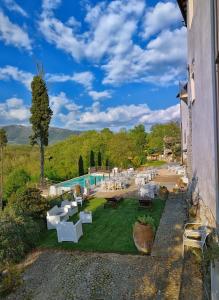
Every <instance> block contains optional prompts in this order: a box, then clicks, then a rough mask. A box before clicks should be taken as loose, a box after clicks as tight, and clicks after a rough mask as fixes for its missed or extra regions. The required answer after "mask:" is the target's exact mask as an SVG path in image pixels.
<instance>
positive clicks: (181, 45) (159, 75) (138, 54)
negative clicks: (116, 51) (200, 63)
mask: <svg viewBox="0 0 219 300" xmlns="http://www.w3.org/2000/svg"><path fill="white" fill-rule="evenodd" d="M102 68H103V69H104V70H105V72H106V76H105V78H104V80H103V83H105V84H114V85H115V84H120V83H122V82H132V81H135V82H151V83H154V84H156V85H159V84H161V85H164V84H165V85H169V84H175V83H176V82H178V81H179V80H180V78H182V76H183V75H184V74H185V69H186V29H185V28H184V27H182V28H180V29H175V30H173V31H170V30H165V31H162V32H161V33H160V34H159V35H158V36H157V37H156V38H155V39H153V40H151V41H150V42H149V43H148V45H147V47H146V49H142V48H141V47H139V46H137V45H133V47H132V50H131V51H130V52H129V53H127V54H126V55H123V56H121V55H115V56H114V57H113V58H111V59H110V60H109V61H108V62H107V63H106V64H105V65H103V66H102Z"/></svg>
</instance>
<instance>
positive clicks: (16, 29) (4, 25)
mask: <svg viewBox="0 0 219 300" xmlns="http://www.w3.org/2000/svg"><path fill="white" fill-rule="evenodd" d="M0 40H2V41H3V42H4V43H5V44H6V45H12V46H14V47H18V48H24V49H26V50H31V48H32V46H31V40H30V38H29V36H28V34H27V32H26V31H24V29H23V28H21V27H20V26H18V25H16V24H14V23H12V22H11V21H10V20H9V18H8V17H7V16H5V15H4V14H3V12H2V11H1V10H0Z"/></svg>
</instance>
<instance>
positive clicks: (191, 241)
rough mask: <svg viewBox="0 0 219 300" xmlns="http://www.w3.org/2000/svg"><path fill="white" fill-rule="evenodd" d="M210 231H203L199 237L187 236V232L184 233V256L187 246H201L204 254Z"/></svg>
mask: <svg viewBox="0 0 219 300" xmlns="http://www.w3.org/2000/svg"><path fill="white" fill-rule="evenodd" d="M209 233H210V232H208V231H201V232H200V237H199V239H196V238H195V237H194V236H193V237H192V236H187V235H186V232H184V235H183V257H184V248H185V246H188V247H194V248H199V249H201V251H202V254H203V252H204V246H205V247H206V248H207V246H206V239H207V237H208V235H209Z"/></svg>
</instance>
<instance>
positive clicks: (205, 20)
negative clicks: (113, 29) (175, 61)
mask: <svg viewBox="0 0 219 300" xmlns="http://www.w3.org/2000/svg"><path fill="white" fill-rule="evenodd" d="M211 20H212V10H211V1H209V0H207V1H206V0H193V18H192V22H191V24H190V25H191V26H188V64H189V70H190V75H189V85H188V95H189V101H190V103H191V114H192V128H191V129H192V130H191V131H192V132H191V134H192V138H191V143H192V176H193V179H194V180H193V184H194V187H195V191H196V192H198V193H199V195H200V197H201V199H202V200H203V201H204V203H205V205H207V206H208V207H209V208H210V211H211V212H212V213H213V215H214V217H215V219H217V218H218V216H217V192H216V191H217V179H216V175H215V174H216V168H217V154H216V144H215V143H216V139H215V126H216V125H215V104H214V103H215V98H214V97H215V85H214V82H215V79H214V70H215V65H214V60H213V59H212V56H213V55H212V46H213V43H214V40H213V34H212V26H211V24H212V22H211ZM193 77H194V79H193Z"/></svg>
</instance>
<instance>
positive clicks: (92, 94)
mask: <svg viewBox="0 0 219 300" xmlns="http://www.w3.org/2000/svg"><path fill="white" fill-rule="evenodd" d="M88 94H89V96H90V97H91V98H93V100H94V101H99V100H101V99H107V98H111V97H112V96H111V93H110V92H109V91H102V92H97V91H89V92H88Z"/></svg>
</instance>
